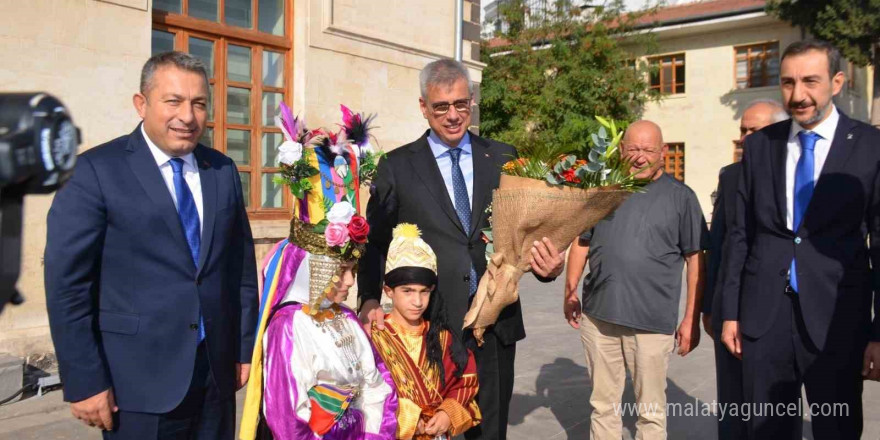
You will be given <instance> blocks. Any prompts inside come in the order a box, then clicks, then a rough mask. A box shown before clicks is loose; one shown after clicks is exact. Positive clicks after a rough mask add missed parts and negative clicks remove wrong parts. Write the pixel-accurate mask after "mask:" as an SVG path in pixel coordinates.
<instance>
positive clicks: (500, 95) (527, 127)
mask: <svg viewBox="0 0 880 440" xmlns="http://www.w3.org/2000/svg"><path fill="white" fill-rule="evenodd" d="M568 3H570V2H566V1H560V2H557V4H556V7H555V8H553V10H552V11H551V12H548V13H546V14H540V16H539V18H537V19H536V18H535V16H536V15H538V14H535V11H528V10H527V9H526V7H525V6H524V4H523V2H522V0H512V1H510V2H508V3H506V4H505V5H503V6H502V7H501V8H500V11H499V13H500V15H501V17H502V18H501V19H502V20H504V21H505V22H506V23H507V30H506V32H505V33H503V34H502V35H499V36H498V37H500V38H498V39H496V40H490V41H484V42H483V50H482V52H481V53H482V54H483V57H482V58H483V62H485V63H486V64H487V67H486V68H485V69H484V70H483V80H482V84H481V95H482V96H481V100H480V130H481V131H482V132H483V133H484V134H486V135H488V136H490V137H492V138H493V139H498V140H501V141H505V142H509V143H511V144H513V145H516V146H518V147H519V148H520V149H521V150H526V151H527V154H530V155H535V154H536V152H541V154H540V155H541V156H544V155H548V154H561V153H568V152H572V151H576V150H581V149H583V148H588V145H587V142H588V139H589V133H590V132H591V131H595V130H596V129H598V123H597V122H596V120H595V119H594V116H595V115H600V116H605V117H610V118H613V119H616V120H619V121H631V120H633V119H635V118H637V117H638V116H639V115H640V113H641V111H642V106H643V104H644V103H645V101H646V100H647V99H649V94H648V91H647V85H646V84H645V81H644V73H645V72H644V67H643V68H641V69H637V68H636V63H635V61H634V57H633V56H632V55H631V54H630V53H629V52H628V51H627V50H625V49H624V47H623V45H624V44H627V45H639V46H640V47H642V48H644V47H645V45H652V44H653V43H652V42H653V37H652V35H650V34H649V33H636V32H632V31H633V26H632V25H633V23H634V20H635V19H636V18H637V16H636V15H634V14H628V13H625V12H624V8H623V2H622V0H611V1H609V2H608V3H606V5H605V6H604V7H598V8H590V9H584V10H582V9H581V8H574V9H572V8H570V7H568V6H567V4H568ZM529 12H531V14H530V13H529ZM536 21H537V22H536ZM499 41H502V42H503V43H502V44H498V42H499Z"/></svg>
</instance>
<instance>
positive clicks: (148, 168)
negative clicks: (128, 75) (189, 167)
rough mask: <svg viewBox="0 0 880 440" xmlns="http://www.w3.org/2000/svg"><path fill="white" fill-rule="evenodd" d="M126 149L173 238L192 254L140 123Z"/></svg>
mask: <svg viewBox="0 0 880 440" xmlns="http://www.w3.org/2000/svg"><path fill="white" fill-rule="evenodd" d="M126 150H127V151H128V152H129V153H130V154H129V155H128V157H127V159H128V165H129V166H130V167H131V171H132V174H134V176H135V178H137V180H138V182H139V183H140V184H141V187H142V188H143V189H144V192H146V193H147V196H148V197H149V198H150V200H151V201H152V202H153V205H155V206H156V210H157V212H159V215H160V216H161V217H162V220H164V221H165V225H166V226H168V230H169V231H170V232H171V238H172V240H173V241H174V242H176V243H178V246H180V250H182V251H185V252H186V255H190V253H189V252H190V251H189V247H187V246H188V245H187V243H186V238H185V237H184V235H183V226H182V225H181V224H180V217H179V216H178V215H177V208H175V207H174V200H172V199H171V193H170V192H168V186H167V185H166V184H165V180H164V179H163V178H162V172H161V171H159V167H158V166H157V165H156V159H155V158H154V157H153V154H152V153H150V147H149V146H147V141H146V140H145V139H144V136H143V134H141V128H140V125H138V128H136V129H135V131H134V132H133V133H132V134H131V136H129V140H128V146H127V147H126ZM190 261H192V257H190Z"/></svg>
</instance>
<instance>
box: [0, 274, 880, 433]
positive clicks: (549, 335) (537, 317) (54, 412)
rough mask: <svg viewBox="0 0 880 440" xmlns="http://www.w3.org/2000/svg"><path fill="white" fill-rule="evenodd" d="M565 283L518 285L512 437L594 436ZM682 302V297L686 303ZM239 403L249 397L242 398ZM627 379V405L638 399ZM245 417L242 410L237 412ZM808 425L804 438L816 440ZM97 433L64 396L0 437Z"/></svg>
mask: <svg viewBox="0 0 880 440" xmlns="http://www.w3.org/2000/svg"><path fill="white" fill-rule="evenodd" d="M561 292H562V281H557V282H556V283H552V284H540V283H538V282H536V281H535V280H534V279H533V278H531V277H530V276H529V275H527V276H526V277H525V279H524V281H523V284H522V288H521V296H522V301H523V312H524V315H525V320H526V332H527V334H528V337H527V338H526V339H525V340H524V341H523V342H521V343H519V344H518V346H517V358H516V371H517V374H516V384H515V388H514V396H513V400H512V402H511V411H510V428H509V433H508V438H509V439H510V440H543V439H552V440H586V439H588V438H589V431H590V406H589V402H588V400H589V393H590V387H589V382H588V378H587V371H586V366H585V363H584V356H583V349H582V347H581V342H580V338H579V335H578V333H577V331H575V330H573V329H572V328H570V327H569V326H568V324H567V323H565V322H564V321H563V319H562V311H561V307H562V306H561V304H562V299H561V296H562V294H561ZM683 299H684V298H682V300H683ZM701 339H702V341H701V343H700V345H699V347H697V349H696V350H695V351H694V352H693V353H691V354H690V355H688V356H687V357H684V358H681V357H678V356H673V357H672V359H671V360H670V364H669V381H668V388H667V393H668V400H669V402H670V403H675V404H679V405H678V407H679V408H681V409H680V410H677V411H679V412H680V413H683V412H684V411H686V409H687V408H688V407H690V408H697V407H699V408H702V407H703V406H704V405H710V404H711V403H712V402H713V400H714V397H715V367H714V357H713V353H712V345H711V341H710V340H709V339H708V337H707V336H706V335H705V334H704V335H703V337H702V338H701ZM237 397H238V402H239V408H241V402H242V401H243V400H244V394H243V393H239V395H238V396H237ZM634 401H635V397H634V395H633V392H632V383H631V382H630V381H629V380H628V381H627V386H626V390H625V392H624V402H634ZM239 414H240V411H239ZM864 417H865V430H864V435H863V436H862V438H864V439H871V440H877V439H880V383H876V382H867V383H866V384H865V393H864ZM635 423H636V418H635V417H634V416H629V417H624V419H623V425H624V439H627V440H630V439H632V438H633V437H634V435H635ZM809 426H810V425H809V421H806V422H805V425H804V430H805V435H804V438H805V439H810V440H812V438H813V437H812V435H811V433H810V429H809ZM668 432H669V438H670V439H673V440H678V439H700V440H711V439H715V438H716V431H715V417H714V416H711V415H700V414H697V415H675V416H670V417H669V422H668ZM99 438H101V436H100V434H99V433H98V432H97V431H95V430H93V429H89V428H86V427H85V426H83V425H81V424H80V423H79V422H77V421H75V420H73V419H72V417H71V416H70V412H69V410H68V408H67V405H66V404H65V403H64V402H62V400H61V393H60V392H59V391H55V392H51V393H49V394H48V395H46V396H44V397H41V398H31V399H27V400H25V401H22V402H18V403H14V404H10V405H5V406H2V407H0V439H15V440H30V439H34V440H36V439H40V440H45V439H58V440H67V439H70V440H73V439H99Z"/></svg>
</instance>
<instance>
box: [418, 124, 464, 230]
mask: <svg viewBox="0 0 880 440" xmlns="http://www.w3.org/2000/svg"><path fill="white" fill-rule="evenodd" d="M410 153H411V155H410V163H411V164H412V166H413V170H414V171H415V172H416V175H417V176H419V178H420V179H422V182H423V183H424V184H425V187H427V188H428V192H429V193H430V194H431V197H433V198H434V200H435V201H436V202H437V203H438V204H439V205H440V209H441V210H442V211H443V212H444V213H445V214H446V216H447V217H449V219H450V220H451V221H452V222H453V223H454V224H455V226H456V227H457V228H458V229H459V230H460V231H461V233H462V234H464V233H465V231H464V227H463V226H462V225H461V221H460V220H459V219H458V214H456V213H455V207H454V206H453V205H452V199H450V198H449V192H448V191H446V182H444V181H443V175H441V174H440V168H439V167H438V166H437V159H436V158H434V153H433V152H432V151H431V146H430V145H428V133H427V132H426V133H425V135H424V136H422V138H421V139H419V140H418V141H417V142H416V143H415V145H413V146H411V147H410Z"/></svg>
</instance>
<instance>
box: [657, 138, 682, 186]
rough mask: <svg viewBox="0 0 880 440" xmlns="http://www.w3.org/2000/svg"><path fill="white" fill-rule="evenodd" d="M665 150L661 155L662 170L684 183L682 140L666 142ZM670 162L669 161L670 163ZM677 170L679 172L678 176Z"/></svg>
mask: <svg viewBox="0 0 880 440" xmlns="http://www.w3.org/2000/svg"><path fill="white" fill-rule="evenodd" d="M666 146H667V150H666V153H665V154H664V155H663V171H665V172H666V173H667V174H669V175H670V176H672V177H673V178H675V179H676V180H678V181H679V182H682V183H684V178H685V166H686V162H685V144H684V142H667V143H666ZM670 162H671V163H670ZM679 172H680V173H681V174H680V176H679Z"/></svg>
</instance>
